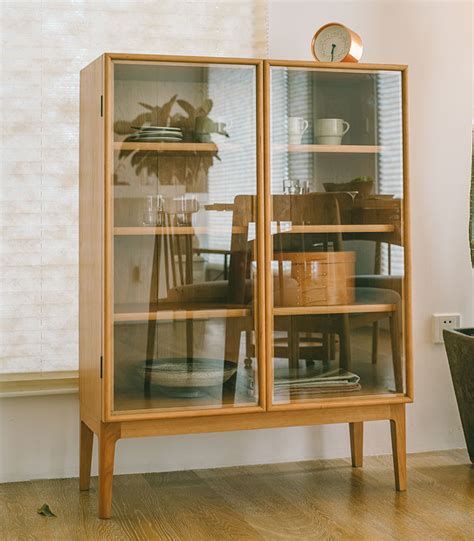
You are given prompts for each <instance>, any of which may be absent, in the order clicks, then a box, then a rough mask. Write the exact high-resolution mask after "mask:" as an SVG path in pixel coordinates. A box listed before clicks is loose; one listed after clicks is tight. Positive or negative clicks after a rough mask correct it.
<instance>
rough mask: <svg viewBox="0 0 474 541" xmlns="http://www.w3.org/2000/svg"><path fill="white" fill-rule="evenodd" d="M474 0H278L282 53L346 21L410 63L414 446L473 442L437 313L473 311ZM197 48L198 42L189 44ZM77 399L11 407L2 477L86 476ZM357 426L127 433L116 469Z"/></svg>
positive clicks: (242, 458) (294, 449) (296, 52)
mask: <svg viewBox="0 0 474 541" xmlns="http://www.w3.org/2000/svg"><path fill="white" fill-rule="evenodd" d="M471 9H472V8H471V5H470V3H467V2H466V3H463V4H461V3H454V2H449V3H448V2H445V3H430V2H347V3H342V2H336V1H333V2H289V1H287V2H271V3H270V10H269V18H270V19H269V27H270V34H269V38H270V44H269V50H270V56H271V57H273V58H290V59H310V54H309V43H310V41H311V37H312V34H313V32H314V30H315V29H316V28H317V27H319V26H320V25H322V24H323V23H325V22H327V21H332V20H336V21H341V22H343V23H346V24H348V25H349V26H351V27H353V28H354V29H355V30H356V31H357V32H358V33H359V34H360V35H361V36H362V38H363V40H364V44H365V53H364V57H363V59H364V60H365V61H367V62H396V63H407V64H409V65H410V72H411V73H410V150H411V182H412V207H413V220H412V227H413V268H414V283H413V286H414V287H413V289H414V294H413V304H414V318H413V321H414V346H415V364H416V369H415V377H416V389H415V390H416V401H415V404H414V405H412V406H409V408H408V412H409V414H408V419H409V422H408V449H409V451H422V450H431V449H445V448H452V447H461V446H463V445H464V442H463V437H462V432H461V427H460V422H459V416H458V413H457V409H456V405H455V401H454V395H453V390H452V385H451V382H450V376H449V371H448V366H447V361H446V356H445V354H444V350H443V347H442V346H434V345H432V344H431V342H430V316H431V314H432V313H433V312H441V311H450V312H451V311H452V312H454V311H458V312H461V313H462V315H463V323H465V324H470V323H473V319H472V273H471V269H470V265H469V255H468V245H467V219H468V182H469V175H470V171H469V168H470V129H471V76H472V57H471ZM188 52H189V53H190V54H192V52H193V51H192V50H189V51H188ZM77 419H78V403H77V397H76V396H72V395H70V396H56V397H44V398H26V399H22V398H12V399H5V400H3V401H2V403H1V404H0V435H1V445H0V481H2V480H3V481H5V480H19V479H29V478H41V477H60V476H72V475H77V461H78V453H77V451H78V438H77V427H78V420H77ZM347 432H348V431H347V427H346V426H342V425H340V426H327V427H312V428H293V429H281V430H265V431H263V430H261V431H255V432H241V433H224V434H204V435H195V436H179V437H166V438H150V439H146V440H145V439H137V440H126V441H121V442H119V444H118V448H117V462H116V464H117V466H116V471H117V472H118V473H120V472H138V471H160V470H178V469H188V468H199V467H207V466H209V467H218V466H224V465H233V464H252V463H262V462H277V461H285V460H298V459H309V458H314V457H340V456H347V455H348V454H349V440H348V435H347ZM365 439H366V443H365V452H366V454H379V453H388V452H390V442H389V432H388V423H386V422H384V423H382V422H378V423H367V428H366V438H365Z"/></svg>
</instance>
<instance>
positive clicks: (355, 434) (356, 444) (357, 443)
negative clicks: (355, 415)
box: [349, 423, 364, 468]
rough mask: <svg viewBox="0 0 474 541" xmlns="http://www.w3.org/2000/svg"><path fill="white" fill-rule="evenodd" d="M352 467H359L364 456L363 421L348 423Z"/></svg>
mask: <svg viewBox="0 0 474 541" xmlns="http://www.w3.org/2000/svg"><path fill="white" fill-rule="evenodd" d="M349 439H350V442H351V458H352V467H353V468H360V467H361V466H362V462H363V457H364V423H349Z"/></svg>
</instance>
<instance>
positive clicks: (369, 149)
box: [275, 145, 383, 154]
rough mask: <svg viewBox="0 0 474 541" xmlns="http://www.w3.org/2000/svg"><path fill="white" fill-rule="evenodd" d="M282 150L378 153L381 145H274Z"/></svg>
mask: <svg viewBox="0 0 474 541" xmlns="http://www.w3.org/2000/svg"><path fill="white" fill-rule="evenodd" d="M275 150H277V151H283V152H297V153H302V152H316V153H319V154H331V153H333V154H378V153H379V152H382V150H383V147H381V146H376V145H275Z"/></svg>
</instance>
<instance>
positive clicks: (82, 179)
mask: <svg viewBox="0 0 474 541" xmlns="http://www.w3.org/2000/svg"><path fill="white" fill-rule="evenodd" d="M103 76H104V75H103V63H102V58H98V59H97V60H95V61H94V62H93V63H92V64H90V65H89V66H87V68H85V69H83V70H82V71H81V82H80V86H81V94H80V154H79V396H80V404H81V418H83V417H84V416H85V415H87V416H88V417H92V418H94V419H96V420H97V421H99V420H100V418H101V379H100V357H101V355H102V328H103V305H102V296H103V289H102V283H103V281H102V276H103V238H104V237H103V231H104V226H103V221H104V190H103V187H104V125H103V118H102V117H101V115H100V97H101V95H102V92H103Z"/></svg>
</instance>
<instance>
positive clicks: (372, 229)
mask: <svg viewBox="0 0 474 541" xmlns="http://www.w3.org/2000/svg"><path fill="white" fill-rule="evenodd" d="M213 230H214V231H216V229H215V228H210V227H206V226H198V227H194V226H183V227H140V226H138V227H134V226H132V227H114V235H115V236H116V237H121V236H136V235H199V234H201V235H203V234H206V233H210V232H212V231H213ZM394 231H395V226H394V225H392V224H345V225H293V226H288V227H285V226H272V234H275V233H392V232H394ZM246 232H247V228H245V227H239V226H233V227H232V233H236V234H238V233H242V234H245V233H246Z"/></svg>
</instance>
